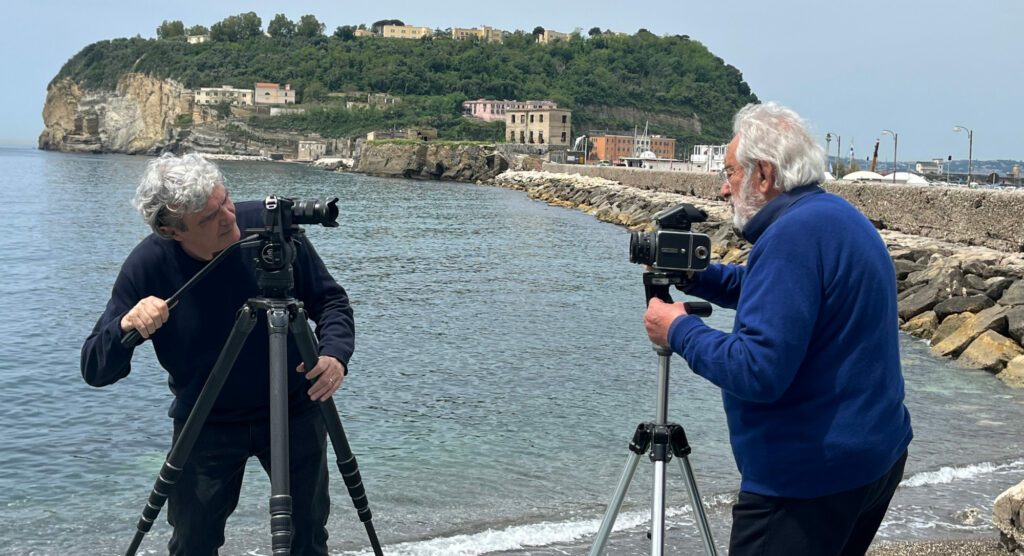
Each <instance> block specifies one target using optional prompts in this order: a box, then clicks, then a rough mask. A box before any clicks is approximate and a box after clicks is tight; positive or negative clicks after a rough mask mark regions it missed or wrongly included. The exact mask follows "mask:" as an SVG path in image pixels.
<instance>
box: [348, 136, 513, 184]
mask: <svg viewBox="0 0 1024 556" xmlns="http://www.w3.org/2000/svg"><path fill="white" fill-rule="evenodd" d="M507 169H508V162H507V161H506V160H505V158H504V157H503V156H502V155H501V154H500V153H497V152H495V151H494V149H493V148H487V147H483V146H479V145H446V144H443V143H442V144H438V143H413V144H403V143H368V144H366V145H364V146H363V150H362V153H361V156H360V157H359V162H358V163H357V165H356V168H355V170H356V171H357V172H361V173H364V174H373V175H378V176H394V177H403V178H420V179H435V180H438V179H443V180H456V181H477V180H484V179H490V178H493V177H494V176H496V175H498V174H500V173H501V172H504V171H505V170H507Z"/></svg>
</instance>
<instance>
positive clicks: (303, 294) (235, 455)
mask: <svg viewBox="0 0 1024 556" xmlns="http://www.w3.org/2000/svg"><path fill="white" fill-rule="evenodd" d="M134 203H135V206H136V208H138V210H139V212H140V213H141V214H142V216H143V218H144V219H145V220H146V223H147V224H149V226H150V227H151V228H152V230H153V233H152V234H150V235H149V236H148V237H146V238H145V239H143V240H142V241H141V242H140V243H139V245H138V246H136V247H135V249H134V250H133V251H132V252H131V254H130V255H128V258H127V259H126V260H125V262H124V264H123V265H122V267H121V271H120V273H119V274H118V276H117V280H116V281H115V283H114V288H113V291H112V293H111V296H110V301H108V302H107V307H106V310H105V311H104V312H103V315H102V316H100V318H99V321H98V322H97V323H96V327H95V328H94V329H93V331H92V333H91V334H90V335H89V337H88V338H87V339H86V341H85V345H84V346H83V347H82V377H83V378H84V379H85V381H86V382H87V383H89V384H90V385H92V386H105V385H108V384H111V383H114V382H116V381H118V380H120V379H121V378H124V377H125V376H127V375H128V373H129V372H130V371H131V358H132V353H133V349H131V348H128V349H126V348H124V347H122V345H121V337H122V336H123V335H124V334H125V333H127V332H128V331H130V330H133V329H134V330H137V331H138V332H139V334H140V335H141V336H142V337H143V338H147V339H150V340H152V342H153V349H154V350H155V351H156V355H157V358H158V359H159V361H160V364H161V366H163V367H164V369H166V370H167V372H168V374H169V377H168V385H169V386H170V389H171V392H172V393H173V394H174V401H173V402H172V403H171V407H170V410H169V411H168V414H169V416H170V417H171V418H172V419H174V436H173V438H174V439H175V440H176V439H177V438H178V435H179V434H180V433H181V429H182V427H183V426H184V423H185V420H186V419H187V418H188V416H189V413H190V412H191V411H192V408H193V406H194V405H195V403H196V400H197V399H198V397H199V394H200V392H201V390H202V388H203V385H204V384H205V383H206V380H207V378H208V377H209V374H210V371H211V370H212V368H213V366H214V363H215V362H216V360H217V357H218V355H219V354H220V351H221V348H222V347H223V345H224V343H225V341H226V340H227V338H228V335H229V332H230V331H231V329H232V326H233V325H234V321H235V316H236V313H237V312H238V310H239V309H240V308H241V307H242V306H243V305H244V304H245V302H246V301H247V300H248V299H250V298H253V297H258V296H259V294H260V292H259V288H258V287H257V284H256V266H255V262H254V257H253V253H251V252H246V251H247V250H244V249H240V250H236V251H234V252H232V253H231V254H229V255H227V256H226V258H225V259H224V260H223V261H221V263H220V264H219V265H218V266H217V267H216V268H214V269H213V270H212V271H211V272H210V273H209V274H208V275H207V276H205V277H204V278H203V279H202V280H201V281H199V282H198V283H197V284H196V285H195V286H194V287H193V288H192V289H191V290H190V291H189V292H188V293H187V294H186V295H185V296H184V297H183V298H182V299H181V300H180V301H179V303H178V304H177V305H176V306H175V307H174V312H173V313H171V312H170V311H169V308H168V306H167V303H166V301H165V300H166V299H167V298H169V297H170V296H171V295H172V294H173V293H174V292H175V291H177V290H178V289H180V288H181V286H183V285H184V284H185V282H187V281H188V279H189V278H191V277H192V276H193V275H195V273H196V272H198V271H199V270H201V269H202V268H203V267H204V266H205V265H206V264H207V263H208V262H209V261H210V260H212V259H213V258H214V257H215V256H216V255H217V254H218V253H219V252H220V251H222V250H224V249H225V248H226V247H228V246H229V245H231V244H232V243H234V242H235V241H237V240H238V239H239V238H240V236H241V230H244V229H246V228H260V227H263V225H264V224H263V207H262V203H257V202H244V203H238V205H237V206H236V205H235V204H234V203H233V202H232V200H231V198H230V196H229V195H228V191H227V189H226V188H225V187H224V178H223V176H222V175H221V173H220V171H219V170H218V168H217V167H216V166H215V165H214V164H212V163H210V162H208V161H206V160H204V159H203V158H202V157H200V156H198V155H186V156H184V157H180V158H179V157H174V156H170V155H164V156H162V157H160V158H158V159H156V160H153V161H152V162H150V164H149V166H148V168H147V171H146V174H145V176H144V177H143V179H142V183H141V184H140V185H139V187H138V190H137V192H136V197H135V200H134ZM296 238H297V244H296V252H297V254H296V257H295V262H294V263H293V269H294V282H295V287H294V292H293V293H294V297H296V298H297V299H298V300H300V301H302V302H303V303H304V306H305V309H306V310H307V311H308V314H309V317H310V318H311V319H312V320H314V321H315V322H316V323H317V327H316V333H317V337H318V338H319V346H318V347H319V352H320V357H319V360H318V362H317V364H316V366H315V367H314V368H312V369H310V370H309V371H308V372H306V369H305V368H304V366H303V365H302V363H301V361H300V357H299V355H298V349H297V348H296V346H295V345H294V342H293V341H292V339H291V338H290V337H289V340H288V362H289V368H295V369H296V370H297V371H299V372H297V373H289V375H290V376H289V377H288V381H289V382H288V386H289V393H288V394H289V445H290V448H289V460H290V463H289V472H290V473H289V474H290V477H289V479H290V480H289V483H290V491H291V492H290V493H291V496H292V503H293V510H292V524H293V536H292V554H295V555H300V554H302V555H305V554H315V555H323V554H327V529H326V524H327V517H328V514H329V512H330V499H329V497H328V489H327V459H326V446H327V439H326V429H325V427H324V423H323V419H322V418H321V417H320V414H319V411H317V407H316V405H317V402H319V401H321V400H325V399H327V398H329V397H331V396H332V395H333V394H334V392H335V391H337V389H338V388H339V387H340V386H341V382H342V380H343V379H344V376H345V373H346V371H347V364H348V360H349V358H350V357H351V356H352V352H353V350H354V347H355V344H354V324H353V318H352V309H351V307H350V306H349V301H348V296H347V295H346V293H345V290H344V289H342V287H341V286H339V285H338V283H337V282H335V281H334V279H333V278H332V277H331V275H330V273H329V272H328V271H327V268H326V267H325V266H324V264H323V261H321V259H320V257H319V255H317V253H316V251H315V250H314V249H313V246H312V245H311V244H310V243H309V242H308V241H307V240H306V239H305V238H304V237H303V236H296ZM259 321H260V322H258V323H257V324H256V327H255V328H254V329H253V333H252V334H250V335H249V337H248V338H247V339H246V343H245V344H244V346H243V348H242V350H241V352H240V353H239V355H238V358H237V360H236V362H235V364H234V366H233V367H232V368H231V371H230V373H229V375H228V377H227V380H226V382H225V383H224V386H223V389H222V390H221V392H220V395H219V396H218V397H217V400H216V402H215V403H214V405H213V408H212V410H211V412H210V415H209V417H208V418H207V420H206V423H205V426H204V427H203V429H202V432H201V433H200V435H199V438H198V440H197V441H196V444H195V447H194V448H193V449H192V452H191V455H190V456H189V459H188V462H187V464H186V465H185V468H184V470H183V472H182V475H181V477H180V478H179V480H178V482H177V484H176V485H175V487H174V489H173V490H172V491H171V493H170V497H169V498H168V512H167V520H168V522H169V523H170V524H171V526H172V527H173V528H174V531H173V533H172V536H171V540H170V542H169V543H168V551H169V553H170V554H172V555H184V554H187V555H190V556H195V555H203V556H206V555H213V554H216V553H217V550H218V548H219V547H220V546H221V545H223V544H224V525H225V522H226V521H227V519H228V516H230V515H231V513H232V511H234V509H235V506H236V504H237V503H238V495H239V492H240V489H241V486H242V475H243V473H244V471H245V464H246V461H247V460H248V459H249V458H250V457H252V456H256V457H257V458H258V459H259V461H260V463H261V464H262V465H263V468H264V469H265V470H267V471H268V472H269V466H270V431H269V429H270V423H269V415H270V376H269V374H270V372H269V341H268V337H267V334H266V333H265V331H266V330H267V327H266V315H265V313H262V312H260V314H259ZM313 379H318V380H316V382H315V383H314V384H312V385H310V383H309V380H313Z"/></svg>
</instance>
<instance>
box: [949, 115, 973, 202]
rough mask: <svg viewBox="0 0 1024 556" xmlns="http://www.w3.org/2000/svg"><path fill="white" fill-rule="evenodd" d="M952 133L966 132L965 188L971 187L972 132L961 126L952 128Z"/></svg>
mask: <svg viewBox="0 0 1024 556" xmlns="http://www.w3.org/2000/svg"><path fill="white" fill-rule="evenodd" d="M953 131H966V132H967V186H968V187H970V186H971V170H972V167H971V163H972V162H973V158H974V131H973V130H971V129H967V128H966V127H964V126H962V125H958V126H954V127H953Z"/></svg>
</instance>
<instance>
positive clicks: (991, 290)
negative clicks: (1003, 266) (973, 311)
mask: <svg viewBox="0 0 1024 556" xmlns="http://www.w3.org/2000/svg"><path fill="white" fill-rule="evenodd" d="M1013 282H1014V280H1013V278H1007V277H1006V276H993V277H991V278H988V279H986V280H985V286H986V288H985V295H987V296H989V297H990V298H992V300H993V301H996V300H998V299H999V298H1000V297H1001V296H1002V295H1003V292H1005V291H1006V288H1009V287H1010V286H1012V285H1013Z"/></svg>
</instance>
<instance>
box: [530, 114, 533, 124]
mask: <svg viewBox="0 0 1024 556" xmlns="http://www.w3.org/2000/svg"><path fill="white" fill-rule="evenodd" d="M530 123H531V124H532V123H533V114H530Z"/></svg>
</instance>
